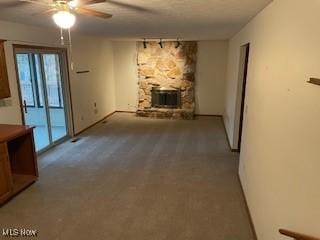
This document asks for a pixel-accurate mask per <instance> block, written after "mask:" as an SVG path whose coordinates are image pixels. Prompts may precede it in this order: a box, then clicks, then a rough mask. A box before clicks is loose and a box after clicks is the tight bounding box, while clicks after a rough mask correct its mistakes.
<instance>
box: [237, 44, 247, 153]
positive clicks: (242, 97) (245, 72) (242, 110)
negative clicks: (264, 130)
mask: <svg viewBox="0 0 320 240" xmlns="http://www.w3.org/2000/svg"><path fill="white" fill-rule="evenodd" d="M242 47H245V48H246V53H245V62H244V71H243V77H242V94H241V109H240V123H239V138H238V150H239V151H241V141H242V132H243V119H244V111H245V100H246V88H247V77H248V66H249V57H250V43H248V44H245V45H243V46H242Z"/></svg>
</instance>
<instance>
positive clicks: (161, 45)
mask: <svg viewBox="0 0 320 240" xmlns="http://www.w3.org/2000/svg"><path fill="white" fill-rule="evenodd" d="M159 45H160V47H161V48H163V42H162V39H161V38H160V42H159Z"/></svg>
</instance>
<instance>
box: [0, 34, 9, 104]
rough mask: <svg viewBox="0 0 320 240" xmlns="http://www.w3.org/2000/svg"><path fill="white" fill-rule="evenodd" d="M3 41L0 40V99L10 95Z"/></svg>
mask: <svg viewBox="0 0 320 240" xmlns="http://www.w3.org/2000/svg"><path fill="white" fill-rule="evenodd" d="M4 42H5V40H0V99H4V98H9V97H11V91H10V85H9V76H8V70H7V62H6V56H5V50H4Z"/></svg>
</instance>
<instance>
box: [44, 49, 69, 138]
mask: <svg viewBox="0 0 320 240" xmlns="http://www.w3.org/2000/svg"><path fill="white" fill-rule="evenodd" d="M42 59H43V71H44V75H45V81H44V82H45V85H46V92H47V99H48V109H49V117H50V122H51V124H50V131H51V136H52V141H53V142H56V141H58V140H60V139H61V138H63V137H65V136H66V135H67V132H68V131H67V123H66V111H65V107H64V98H63V96H64V94H63V88H62V86H63V82H62V74H61V68H60V67H61V65H60V55H59V54H51V53H50V54H42Z"/></svg>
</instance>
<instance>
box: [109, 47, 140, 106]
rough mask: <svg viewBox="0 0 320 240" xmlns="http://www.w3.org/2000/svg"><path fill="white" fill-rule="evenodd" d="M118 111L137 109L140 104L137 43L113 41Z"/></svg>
mask: <svg viewBox="0 0 320 240" xmlns="http://www.w3.org/2000/svg"><path fill="white" fill-rule="evenodd" d="M113 55H114V80H115V95H116V110H117V111H136V110H137V105H138V73H137V43H136V42H135V41H117V42H113Z"/></svg>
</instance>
